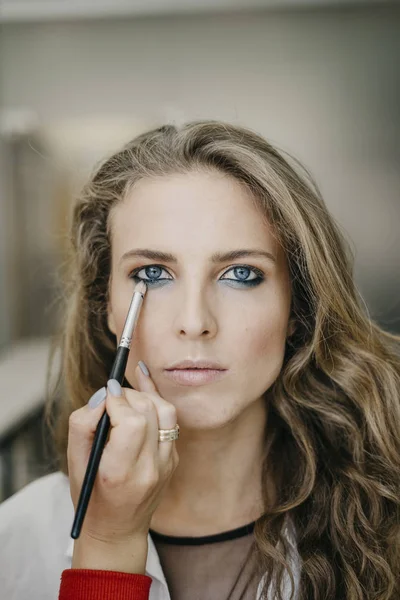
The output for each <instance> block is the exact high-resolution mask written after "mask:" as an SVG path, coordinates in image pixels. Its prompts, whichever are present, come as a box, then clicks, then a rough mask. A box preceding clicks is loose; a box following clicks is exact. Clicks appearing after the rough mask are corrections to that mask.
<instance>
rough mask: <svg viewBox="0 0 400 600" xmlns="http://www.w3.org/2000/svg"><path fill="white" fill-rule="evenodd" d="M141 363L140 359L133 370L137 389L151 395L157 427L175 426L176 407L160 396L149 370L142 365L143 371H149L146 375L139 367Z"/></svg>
mask: <svg viewBox="0 0 400 600" xmlns="http://www.w3.org/2000/svg"><path fill="white" fill-rule="evenodd" d="M141 364H142V365H144V363H143V362H142V361H140V362H139V363H138V365H137V366H136V371H135V375H136V379H137V382H138V388H139V391H141V392H147V393H148V394H150V395H151V398H152V400H153V401H154V404H155V406H156V409H157V414H158V425H159V428H160V429H172V428H173V427H175V425H176V422H177V416H176V408H175V406H174V405H173V404H171V403H170V402H167V401H166V400H164V398H162V397H161V396H160V394H159V393H158V390H157V388H156V386H155V384H154V381H153V380H152V378H151V373H150V372H149V370H148V368H147V367H146V365H144V366H145V371H146V372H147V373H149V374H148V375H146V374H145V373H144V372H143V370H142V368H141Z"/></svg>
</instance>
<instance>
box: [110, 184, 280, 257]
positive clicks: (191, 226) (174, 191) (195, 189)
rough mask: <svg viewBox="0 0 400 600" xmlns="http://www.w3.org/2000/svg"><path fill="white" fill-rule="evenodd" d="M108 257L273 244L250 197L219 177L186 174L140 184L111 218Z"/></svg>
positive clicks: (275, 245) (268, 228) (274, 247)
mask: <svg viewBox="0 0 400 600" xmlns="http://www.w3.org/2000/svg"><path fill="white" fill-rule="evenodd" d="M110 225H111V240H112V247H113V253H114V254H115V255H119V256H121V255H122V254H123V253H124V252H126V251H127V250H129V249H130V248H131V247H132V244H134V245H135V246H140V247H142V246H144V245H146V246H151V247H154V248H157V249H162V250H167V251H171V250H173V251H174V252H175V253H177V254H179V253H180V252H182V253H184V254H187V253H188V252H189V253H190V252H192V253H196V251H201V252H202V253H204V252H205V251H207V250H208V251H209V253H210V254H211V253H212V252H213V251H215V250H221V248H223V249H233V248H235V247H239V246H243V247H249V248H250V247H255V246H258V247H260V248H265V249H266V250H269V251H271V252H273V253H274V254H275V255H276V254H277V253H278V250H279V248H278V243H277V241H276V239H275V237H274V235H273V231H272V228H271V226H270V225H269V224H268V222H267V220H266V217H265V216H264V215H263V214H262V213H261V210H260V208H259V207H257V206H256V204H255V201H254V198H253V196H252V195H251V193H250V192H249V191H248V190H247V189H246V188H245V186H244V185H241V184H240V183H239V182H238V181H236V180H235V179H233V178H232V177H229V176H227V175H224V174H222V173H218V172H191V173H187V174H176V175H168V176H163V177H158V178H151V179H150V178H149V179H142V180H140V181H139V182H138V183H136V184H135V185H134V186H133V188H132V189H131V190H130V192H129V194H127V196H126V197H125V198H124V200H123V201H122V202H120V203H119V204H118V205H116V206H115V207H114V209H113V210H112V213H111V217H110Z"/></svg>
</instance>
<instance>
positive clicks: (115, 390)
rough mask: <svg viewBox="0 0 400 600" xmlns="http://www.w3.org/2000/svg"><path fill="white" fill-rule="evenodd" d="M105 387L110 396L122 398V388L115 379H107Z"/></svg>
mask: <svg viewBox="0 0 400 600" xmlns="http://www.w3.org/2000/svg"><path fill="white" fill-rule="evenodd" d="M107 387H108V391H109V392H110V394H111V395H112V396H116V397H119V396H122V388H121V386H120V384H119V382H118V381H117V380H116V379H109V380H108V382H107Z"/></svg>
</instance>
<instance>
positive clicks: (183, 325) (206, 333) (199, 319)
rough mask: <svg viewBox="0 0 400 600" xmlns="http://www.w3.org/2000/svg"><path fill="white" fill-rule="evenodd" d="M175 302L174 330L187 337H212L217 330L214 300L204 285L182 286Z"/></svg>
mask: <svg viewBox="0 0 400 600" xmlns="http://www.w3.org/2000/svg"><path fill="white" fill-rule="evenodd" d="M180 293H181V297H180V299H179V301H177V304H176V308H177V310H176V315H177V316H176V319H175V331H176V334H177V335H179V336H181V337H185V338H187V339H193V340H194V339H197V338H199V337H202V338H204V337H206V338H212V337H214V336H215V334H216V332H217V329H218V327H217V319H216V316H215V308H216V307H215V302H213V299H212V298H211V297H210V294H209V293H208V291H207V289H206V286H200V285H198V284H194V285H190V286H183V287H182V290H181V292H180Z"/></svg>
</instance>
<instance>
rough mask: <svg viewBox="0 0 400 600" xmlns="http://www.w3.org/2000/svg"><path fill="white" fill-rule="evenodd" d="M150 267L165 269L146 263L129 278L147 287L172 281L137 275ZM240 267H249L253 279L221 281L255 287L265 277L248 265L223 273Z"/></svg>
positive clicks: (132, 272)
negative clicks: (253, 275)
mask: <svg viewBox="0 0 400 600" xmlns="http://www.w3.org/2000/svg"><path fill="white" fill-rule="evenodd" d="M151 267H158V268H159V269H162V270H163V271H166V269H165V267H163V266H162V265H146V266H145V267H138V268H137V269H134V270H133V271H131V273H130V274H129V277H130V278H131V279H134V280H135V281H144V282H145V283H146V285H147V286H148V287H156V286H158V285H159V284H160V283H161V282H165V281H172V279H166V278H165V277H164V278H163V279H154V280H151V279H144V278H142V277H138V276H137V273H139V272H140V271H142V270H143V269H149V268H151ZM240 268H242V269H249V271H251V272H252V273H254V274H255V275H256V277H255V278H254V279H249V280H247V281H240V280H239V279H229V278H228V279H222V281H231V282H233V283H236V284H238V285H239V286H240V287H247V288H251V287H256V286H257V285H259V284H260V283H262V282H263V281H264V279H265V277H264V273H263V272H262V271H260V269H257V268H256V267H251V266H250V265H235V266H233V267H230V268H229V269H228V270H227V271H225V273H223V275H226V273H229V271H232V270H233V269H240Z"/></svg>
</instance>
